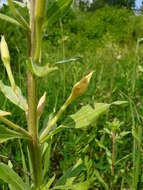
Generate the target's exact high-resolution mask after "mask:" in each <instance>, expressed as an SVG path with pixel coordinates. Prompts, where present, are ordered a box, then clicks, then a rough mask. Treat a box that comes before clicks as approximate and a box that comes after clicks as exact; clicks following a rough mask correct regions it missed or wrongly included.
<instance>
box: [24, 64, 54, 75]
mask: <svg viewBox="0 0 143 190" xmlns="http://www.w3.org/2000/svg"><path fill="white" fill-rule="evenodd" d="M27 67H28V69H29V70H30V72H31V73H32V74H34V75H36V76H38V77H44V76H45V75H47V74H49V73H51V72H53V71H56V70H58V68H57V67H51V68H50V67H49V64H47V65H45V66H39V65H37V64H35V63H34V62H33V61H27Z"/></svg>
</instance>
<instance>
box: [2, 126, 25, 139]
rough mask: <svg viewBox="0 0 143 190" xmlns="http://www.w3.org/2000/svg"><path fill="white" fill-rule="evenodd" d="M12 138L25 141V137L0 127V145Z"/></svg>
mask: <svg viewBox="0 0 143 190" xmlns="http://www.w3.org/2000/svg"><path fill="white" fill-rule="evenodd" d="M14 138H22V139H27V137H26V136H24V135H22V134H21V133H18V132H15V131H13V130H10V129H7V128H6V127H3V126H0V143H3V142H5V141H7V140H10V139H14Z"/></svg>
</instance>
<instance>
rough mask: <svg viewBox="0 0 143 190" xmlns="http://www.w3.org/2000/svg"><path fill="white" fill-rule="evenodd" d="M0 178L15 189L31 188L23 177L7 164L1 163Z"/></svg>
mask: <svg viewBox="0 0 143 190" xmlns="http://www.w3.org/2000/svg"><path fill="white" fill-rule="evenodd" d="M0 179H2V180H3V181H5V182H6V183H8V184H9V185H11V186H12V187H14V189H15V190H29V188H28V186H27V185H26V184H25V183H24V182H23V180H22V178H21V177H19V176H18V174H17V173H16V172H15V171H14V170H12V169H11V168H10V167H9V166H7V165H6V164H3V163H0Z"/></svg>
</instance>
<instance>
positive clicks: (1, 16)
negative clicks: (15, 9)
mask: <svg viewBox="0 0 143 190" xmlns="http://www.w3.org/2000/svg"><path fill="white" fill-rule="evenodd" d="M0 19H2V20H4V21H6V22H9V23H11V24H15V25H17V26H20V27H22V25H21V24H20V23H19V22H17V20H15V19H14V18H11V17H9V16H7V15H4V14H2V13H0Z"/></svg>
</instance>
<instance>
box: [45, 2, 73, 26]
mask: <svg viewBox="0 0 143 190" xmlns="http://www.w3.org/2000/svg"><path fill="white" fill-rule="evenodd" d="M71 4H72V0H54V1H48V4H47V14H46V22H45V23H44V28H45V27H47V26H49V25H52V24H53V23H55V22H56V21H57V20H59V18H61V17H63V16H64V15H65V14H66V13H67V11H68V9H69V8H70V6H71Z"/></svg>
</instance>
